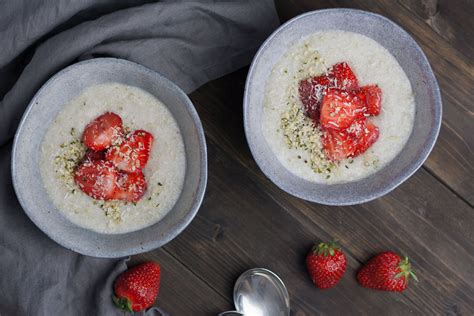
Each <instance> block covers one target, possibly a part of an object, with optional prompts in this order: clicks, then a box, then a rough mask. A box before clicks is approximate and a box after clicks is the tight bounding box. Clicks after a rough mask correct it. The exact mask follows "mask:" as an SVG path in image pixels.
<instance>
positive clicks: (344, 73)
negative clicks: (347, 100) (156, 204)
mask: <svg viewBox="0 0 474 316" xmlns="http://www.w3.org/2000/svg"><path fill="white" fill-rule="evenodd" d="M328 77H329V79H330V81H331V83H332V85H331V86H332V87H335V88H338V89H343V90H354V89H357V88H358V86H359V83H358V81H357V77H356V75H355V74H354V72H353V71H352V69H351V67H349V65H348V64H347V63H346V62H340V63H337V64H335V65H334V66H332V68H331V70H329V73H328Z"/></svg>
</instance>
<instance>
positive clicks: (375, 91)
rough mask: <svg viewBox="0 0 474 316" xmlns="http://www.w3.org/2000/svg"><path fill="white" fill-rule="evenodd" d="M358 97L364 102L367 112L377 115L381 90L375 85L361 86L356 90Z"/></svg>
mask: <svg viewBox="0 0 474 316" xmlns="http://www.w3.org/2000/svg"><path fill="white" fill-rule="evenodd" d="M357 94H358V96H359V99H360V100H361V101H362V102H364V103H365V105H366V107H367V114H370V115H379V114H380V109H381V108H382V90H381V89H380V88H379V86H377V85H369V86H363V87H361V88H360V89H359V91H358V93H357Z"/></svg>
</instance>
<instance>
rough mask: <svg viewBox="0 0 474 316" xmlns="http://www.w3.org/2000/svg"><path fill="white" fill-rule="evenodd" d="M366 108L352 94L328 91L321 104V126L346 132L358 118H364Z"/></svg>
mask: <svg viewBox="0 0 474 316" xmlns="http://www.w3.org/2000/svg"><path fill="white" fill-rule="evenodd" d="M365 111H366V108H365V107H364V106H363V104H362V103H361V102H360V100H359V98H358V97H357V95H355V94H354V93H352V92H349V91H344V90H339V89H328V90H327V92H326V95H324V97H323V100H322V102H321V117H320V120H319V121H320V123H321V126H322V127H323V128H325V129H334V130H339V131H340V130H344V129H346V128H348V127H349V126H350V125H351V124H352V122H353V121H354V120H355V119H356V118H360V117H364V112H365Z"/></svg>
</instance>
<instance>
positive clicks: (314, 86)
mask: <svg viewBox="0 0 474 316" xmlns="http://www.w3.org/2000/svg"><path fill="white" fill-rule="evenodd" d="M328 86H329V79H328V77H326V75H323V76H317V77H313V78H308V79H305V80H301V81H300V83H299V87H298V92H299V95H300V100H301V102H302V103H303V106H304V109H305V111H306V114H307V115H308V116H309V117H310V118H312V119H313V120H314V121H316V122H317V121H319V105H320V104H321V99H322V98H323V94H324V93H325V92H326V90H327V88H328Z"/></svg>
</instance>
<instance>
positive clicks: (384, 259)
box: [357, 251, 418, 292]
mask: <svg viewBox="0 0 474 316" xmlns="http://www.w3.org/2000/svg"><path fill="white" fill-rule="evenodd" d="M410 277H413V278H414V279H415V281H418V279H417V277H416V275H415V273H414V272H413V271H412V269H411V264H410V262H409V261H408V258H407V257H405V258H404V259H403V260H402V259H401V258H400V256H399V255H398V254H396V253H394V252H391V251H388V252H382V253H379V254H377V255H376V256H375V257H373V258H371V259H370V260H369V261H368V262H367V263H366V264H365V265H364V266H363V267H362V268H361V269H360V270H359V272H358V273H357V281H358V282H359V284H360V285H362V286H363V287H366V288H371V289H375V290H382V291H395V292H402V291H404V290H405V289H406V288H407V286H408V279H409V278H410Z"/></svg>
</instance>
